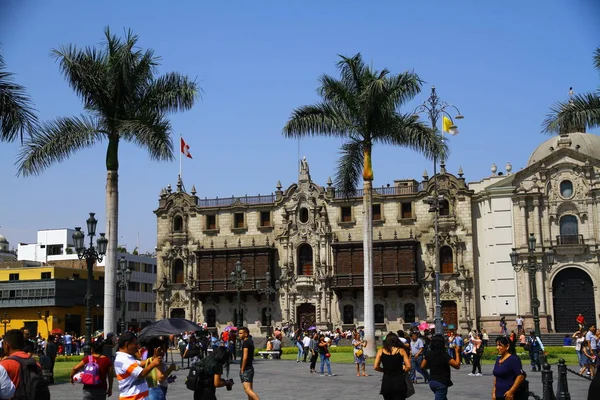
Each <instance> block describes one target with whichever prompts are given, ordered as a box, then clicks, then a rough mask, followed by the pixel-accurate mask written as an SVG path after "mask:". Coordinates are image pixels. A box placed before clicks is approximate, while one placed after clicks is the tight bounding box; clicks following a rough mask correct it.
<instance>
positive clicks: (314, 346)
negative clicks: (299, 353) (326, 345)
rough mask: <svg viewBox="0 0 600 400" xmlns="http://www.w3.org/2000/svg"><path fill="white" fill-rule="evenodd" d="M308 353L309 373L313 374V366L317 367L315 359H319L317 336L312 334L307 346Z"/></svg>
mask: <svg viewBox="0 0 600 400" xmlns="http://www.w3.org/2000/svg"><path fill="white" fill-rule="evenodd" d="M308 347H309V351H310V367H309V368H310V373H311V374H314V373H315V372H316V371H315V366H316V365H317V359H318V358H319V335H318V334H316V333H315V334H314V335H313V337H312V339H310V344H309V345H308Z"/></svg>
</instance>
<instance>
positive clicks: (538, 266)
mask: <svg viewBox="0 0 600 400" xmlns="http://www.w3.org/2000/svg"><path fill="white" fill-rule="evenodd" d="M535 243H536V240H535V236H533V233H531V234H530V235H529V239H528V240H527V250H528V253H527V257H526V258H527V259H526V260H520V258H521V255H520V254H519V253H517V249H515V248H513V249H512V252H511V253H510V262H511V264H512V266H513V268H514V270H515V272H520V271H526V272H528V273H529V287H530V290H531V312H532V314H533V324H534V330H535V335H536V336H541V332H540V314H539V307H540V301H539V300H538V297H537V285H536V274H537V272H538V271H550V268H552V265H553V264H554V250H553V249H552V247H550V248H548V249H547V250H546V251H545V252H544V253H542V254H540V253H537V254H536V252H535ZM538 256H541V257H540V260H539V261H538ZM519 261H520V262H519Z"/></svg>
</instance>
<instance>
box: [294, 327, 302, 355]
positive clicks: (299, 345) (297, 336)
mask: <svg viewBox="0 0 600 400" xmlns="http://www.w3.org/2000/svg"><path fill="white" fill-rule="evenodd" d="M303 338H304V335H302V331H301V330H300V329H298V330H296V332H294V345H296V348H298V354H297V355H296V362H297V363H299V362H300V361H302V357H303V356H304V342H303V341H302V339H303Z"/></svg>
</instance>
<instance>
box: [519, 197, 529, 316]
mask: <svg viewBox="0 0 600 400" xmlns="http://www.w3.org/2000/svg"><path fill="white" fill-rule="evenodd" d="M526 207H527V200H526V199H525V198H521V199H519V210H520V214H521V218H520V223H521V229H522V231H521V232H520V233H521V235H520V236H521V240H522V242H521V243H516V247H517V248H519V247H521V246H519V245H522V246H524V248H525V249H527V226H528V225H527V214H526V211H527V210H526ZM515 275H516V276H517V282H518V281H521V282H522V285H521V289H522V290H523V292H524V295H523V297H520V298H519V309H520V312H519V313H520V314H527V313H529V314H531V289H530V283H529V275H528V274H526V273H522V272H521V273H515ZM518 287H519V285H517V288H518Z"/></svg>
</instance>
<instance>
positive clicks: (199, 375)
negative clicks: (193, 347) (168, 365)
mask: <svg viewBox="0 0 600 400" xmlns="http://www.w3.org/2000/svg"><path fill="white" fill-rule="evenodd" d="M185 386H186V387H187V388H188V389H189V390H193V391H194V392H196V391H198V392H200V393H201V392H203V391H204V388H205V387H206V372H205V371H204V365H203V363H202V361H201V362H197V363H194V364H192V366H191V367H190V372H189V373H188V376H187V378H186V380H185Z"/></svg>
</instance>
